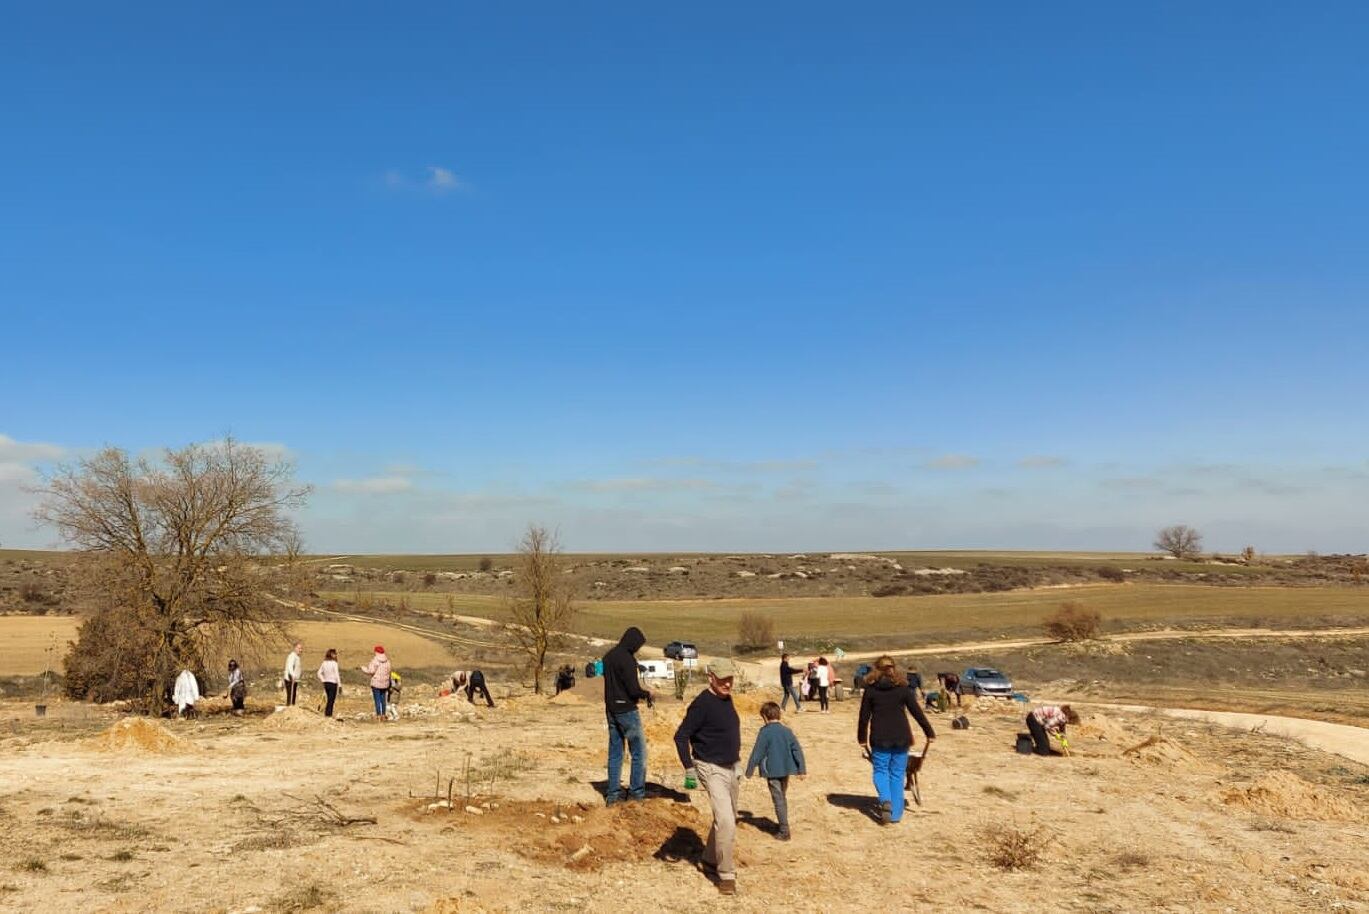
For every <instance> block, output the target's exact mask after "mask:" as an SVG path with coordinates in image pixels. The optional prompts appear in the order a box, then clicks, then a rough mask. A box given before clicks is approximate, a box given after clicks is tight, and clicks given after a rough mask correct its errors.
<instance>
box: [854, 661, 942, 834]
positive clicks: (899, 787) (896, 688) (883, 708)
mask: <svg viewBox="0 0 1369 914" xmlns="http://www.w3.org/2000/svg"><path fill="white" fill-rule="evenodd" d="M909 714H911V715H912V716H913V719H914V720H916V721H917V724H918V726H919V727H921V728H922V732H923V733H924V734H925V735H926V737H927V742H928V743H929V744H930V743H931V742H932V740H934V739H936V731H935V730H933V729H932V725H931V724H930V723H928V721H927V715H926V714H923V713H922V708H921V707H920V706H919V705H918V702H917V696H916V695H915V694H914V692H913V690H912V689H910V688H908V679H907V677H905V676H904V675H903V674H902V673H901V672H899V669H898V666H897V665H896V664H895V663H894V658H892V657H890V656H889V655H887V654H886V655H884V656H883V657H880V658H879V659H878V660H876V661H875V668H874V669H873V670H871V671H870V672H869V673H868V674H867V675H866V677H865V691H864V692H862V693H861V698H860V720H859V723H858V724H857V725H856V739H857V740H858V741H859V742H860V744H861V745H862V746H863V747H864V748H865V754H866V755H867V757H868V758H869V759H870V764H871V767H872V768H873V772H872V774H873V779H874V782H875V793H876V794H877V795H878V797H879V822H880V824H881V825H890V824H892V823H895V822H898V821H899V820H901V819H902V818H903V787H904V784H905V782H906V779H907V773H908V751H909V750H910V749H911V748H912V745H913V731H912V728H911V727H910V726H908V715H909Z"/></svg>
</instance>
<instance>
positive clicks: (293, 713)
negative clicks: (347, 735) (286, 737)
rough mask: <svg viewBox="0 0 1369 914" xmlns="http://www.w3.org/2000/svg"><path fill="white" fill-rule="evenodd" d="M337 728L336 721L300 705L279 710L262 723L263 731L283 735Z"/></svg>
mask: <svg viewBox="0 0 1369 914" xmlns="http://www.w3.org/2000/svg"><path fill="white" fill-rule="evenodd" d="M337 726H338V722H337V721H336V720H334V719H332V718H330V717H324V716H323V715H322V714H319V713H317V712H315V711H310V710H308V709H306V708H301V707H300V706H299V705H292V706H290V707H288V708H279V709H277V710H276V712H275V713H274V714H272V715H271V716H270V717H268V718H266V719H265V720H263V721H262V722H261V727H262V729H263V730H276V731H278V732H282V733H313V732H314V731H315V730H318V729H319V728H320V727H323V728H336V727H337Z"/></svg>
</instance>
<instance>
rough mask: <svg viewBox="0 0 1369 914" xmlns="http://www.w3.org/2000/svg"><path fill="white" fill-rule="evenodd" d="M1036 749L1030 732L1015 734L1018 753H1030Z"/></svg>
mask: <svg viewBox="0 0 1369 914" xmlns="http://www.w3.org/2000/svg"><path fill="white" fill-rule="evenodd" d="M1035 751H1036V742H1035V741H1034V740H1033V739H1032V735H1031V734H1030V733H1019V734H1017V752H1018V754H1019V755H1031V754H1032V753H1033V752H1035Z"/></svg>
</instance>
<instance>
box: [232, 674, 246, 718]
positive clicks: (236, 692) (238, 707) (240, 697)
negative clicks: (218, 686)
mask: <svg viewBox="0 0 1369 914" xmlns="http://www.w3.org/2000/svg"><path fill="white" fill-rule="evenodd" d="M228 697H229V698H231V699H232V700H233V713H234V714H236V715H237V716H238V717H242V711H243V705H244V703H246V701H247V680H246V679H243V678H242V667H240V666H238V661H236V660H230V661H228Z"/></svg>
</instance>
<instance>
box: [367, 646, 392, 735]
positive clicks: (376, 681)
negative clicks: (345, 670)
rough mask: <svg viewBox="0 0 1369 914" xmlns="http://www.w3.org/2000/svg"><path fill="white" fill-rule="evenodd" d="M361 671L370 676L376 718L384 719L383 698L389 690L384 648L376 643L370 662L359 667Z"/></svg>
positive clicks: (386, 658)
mask: <svg viewBox="0 0 1369 914" xmlns="http://www.w3.org/2000/svg"><path fill="white" fill-rule="evenodd" d="M361 672H363V673H368V674H370V676H371V697H372V698H374V699H375V703H376V720H384V719H385V698H386V696H387V695H388V694H389V691H390V658H389V657H387V656H385V648H383V647H381V646H380V645H379V644H377V645H376V652H375V655H374V656H373V657H371V662H370V663H368V664H366V665H365V666H364V667H362V668H361Z"/></svg>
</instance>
